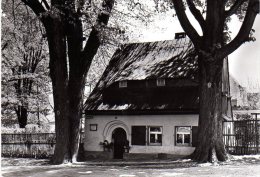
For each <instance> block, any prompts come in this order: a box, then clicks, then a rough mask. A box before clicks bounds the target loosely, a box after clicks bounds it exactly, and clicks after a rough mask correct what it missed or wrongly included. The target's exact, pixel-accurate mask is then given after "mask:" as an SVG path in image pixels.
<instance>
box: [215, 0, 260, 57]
mask: <svg viewBox="0 0 260 177" xmlns="http://www.w3.org/2000/svg"><path fill="white" fill-rule="evenodd" d="M258 12H259V1H258V0H249V4H248V7H247V11H246V16H245V18H244V21H243V24H242V26H241V28H240V30H239V32H238V34H237V36H236V37H235V38H234V39H233V40H232V41H231V42H230V43H228V44H227V45H225V46H224V47H223V48H221V49H220V50H219V51H218V56H219V57H218V58H220V59H222V58H224V57H225V56H228V55H229V54H230V53H232V52H233V51H235V50H236V49H237V48H238V47H239V46H240V45H241V44H242V43H244V42H246V41H248V38H249V34H250V31H251V29H252V27H253V24H254V21H255V18H256V15H257V13H258Z"/></svg>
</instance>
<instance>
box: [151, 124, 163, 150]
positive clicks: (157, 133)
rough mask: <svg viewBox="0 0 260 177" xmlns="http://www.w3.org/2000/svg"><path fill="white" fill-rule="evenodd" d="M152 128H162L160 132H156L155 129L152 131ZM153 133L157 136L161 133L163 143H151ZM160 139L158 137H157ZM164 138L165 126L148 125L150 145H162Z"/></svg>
mask: <svg viewBox="0 0 260 177" xmlns="http://www.w3.org/2000/svg"><path fill="white" fill-rule="evenodd" d="M150 128H160V132H155V131H151V130H150ZM151 134H154V135H155V137H157V136H158V135H161V143H151V136H150V135H151ZM157 139H158V137H157ZM162 139H163V127H162V126H156V125H155V126H148V127H147V140H148V143H147V145H149V146H162Z"/></svg>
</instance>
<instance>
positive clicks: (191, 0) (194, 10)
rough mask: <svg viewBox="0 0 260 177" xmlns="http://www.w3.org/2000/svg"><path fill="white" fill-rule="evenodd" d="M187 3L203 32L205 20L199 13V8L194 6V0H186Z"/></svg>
mask: <svg viewBox="0 0 260 177" xmlns="http://www.w3.org/2000/svg"><path fill="white" fill-rule="evenodd" d="M187 3H188V6H189V9H190V11H191V13H192V14H193V16H194V17H195V19H196V20H197V21H198V22H199V24H200V26H201V29H202V31H203V32H204V31H205V27H206V23H205V20H204V18H203V16H202V14H201V13H200V11H199V9H197V8H196V6H195V4H194V0H187Z"/></svg>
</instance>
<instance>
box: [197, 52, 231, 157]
mask: <svg viewBox="0 0 260 177" xmlns="http://www.w3.org/2000/svg"><path fill="white" fill-rule="evenodd" d="M217 61H218V62H216V61H214V62H211V61H209V60H208V59H205V58H203V56H199V72H200V110H199V113H200V115H199V132H198V142H199V143H198V145H197V147H196V149H195V151H194V153H193V155H192V158H193V159H194V160H196V161H199V162H208V161H209V162H214V161H217V160H219V161H225V160H227V153H226V151H225V148H224V143H223V137H222V108H221V105H222V68H223V60H217Z"/></svg>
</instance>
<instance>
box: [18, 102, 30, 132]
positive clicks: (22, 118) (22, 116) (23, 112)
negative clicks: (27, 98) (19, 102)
mask: <svg viewBox="0 0 260 177" xmlns="http://www.w3.org/2000/svg"><path fill="white" fill-rule="evenodd" d="M16 115H17V118H18V123H19V127H20V128H25V126H26V125H27V118H28V111H27V108H25V107H24V106H18V108H17V110H16Z"/></svg>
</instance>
